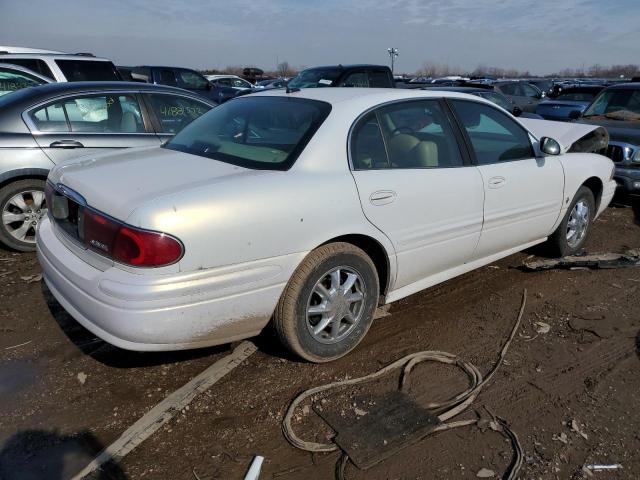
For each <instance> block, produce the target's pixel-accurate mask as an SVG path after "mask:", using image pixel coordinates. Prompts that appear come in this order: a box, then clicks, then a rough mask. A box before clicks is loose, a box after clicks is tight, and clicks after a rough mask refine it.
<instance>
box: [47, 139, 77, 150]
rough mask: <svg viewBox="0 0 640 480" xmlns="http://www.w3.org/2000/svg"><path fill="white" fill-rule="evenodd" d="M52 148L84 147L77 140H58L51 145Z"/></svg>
mask: <svg viewBox="0 0 640 480" xmlns="http://www.w3.org/2000/svg"><path fill="white" fill-rule="evenodd" d="M49 146H50V147H51V148H83V147H84V145H83V144H81V143H80V142H78V141H77V140H58V141H55V142H53V143H52V144H51V145H49Z"/></svg>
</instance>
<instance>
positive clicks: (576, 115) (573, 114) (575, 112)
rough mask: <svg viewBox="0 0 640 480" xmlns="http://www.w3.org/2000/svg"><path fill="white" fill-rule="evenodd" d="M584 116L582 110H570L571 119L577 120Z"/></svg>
mask: <svg viewBox="0 0 640 480" xmlns="http://www.w3.org/2000/svg"><path fill="white" fill-rule="evenodd" d="M581 116H582V112H581V111H580V110H572V111H571V112H569V118H570V119H571V120H577V119H579V118H580V117H581Z"/></svg>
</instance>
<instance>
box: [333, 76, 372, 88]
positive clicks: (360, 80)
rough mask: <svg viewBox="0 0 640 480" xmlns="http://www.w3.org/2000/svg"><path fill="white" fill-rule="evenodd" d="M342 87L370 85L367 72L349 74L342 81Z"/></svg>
mask: <svg viewBox="0 0 640 480" xmlns="http://www.w3.org/2000/svg"><path fill="white" fill-rule="evenodd" d="M340 86H341V87H365V88H366V87H368V86H369V81H368V80H367V73H366V72H352V73H350V74H348V75H347V76H346V77H345V78H344V80H342V82H340Z"/></svg>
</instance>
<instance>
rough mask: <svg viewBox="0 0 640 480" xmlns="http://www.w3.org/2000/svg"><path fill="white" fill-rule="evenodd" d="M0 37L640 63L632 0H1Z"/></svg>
mask: <svg viewBox="0 0 640 480" xmlns="http://www.w3.org/2000/svg"><path fill="white" fill-rule="evenodd" d="M0 11H1V12H2V13H1V15H0V45H14V46H27V47H40V48H48V49H52V50H62V51H69V52H87V51H88V52H93V53H94V54H95V55H97V56H102V57H107V58H110V59H112V60H113V61H114V62H115V63H116V64H118V65H141V64H162V65H172V66H182V67H191V68H218V69H220V68H224V67H226V66H230V65H239V66H248V65H255V66H258V67H260V68H263V69H265V70H269V69H274V68H275V66H276V65H277V64H278V63H279V62H283V61H287V62H288V63H289V64H290V65H292V66H294V67H299V66H317V65H330V64H338V63H342V64H348V63H378V64H388V62H389V56H388V54H387V48H388V47H396V48H397V49H398V50H399V57H398V59H397V62H396V69H395V70H396V73H399V72H407V73H411V72H415V71H417V70H419V69H420V68H422V66H423V65H424V64H425V62H430V63H437V64H441V65H449V66H450V67H459V68H461V69H463V70H473V69H474V68H475V67H476V66H478V65H480V64H482V65H488V66H495V67H501V68H516V69H519V70H529V71H531V73H533V74H541V75H544V74H548V73H552V72H556V71H558V70H562V69H565V68H581V67H583V66H587V67H588V66H590V65H593V64H601V65H613V64H628V63H636V64H637V63H640V38H639V34H640V1H638V0H609V1H602V0H537V1H531V0H422V1H420V0H357V1H348V0H344V1H340V0H317V1H311V0H231V1H225V0H208V1H205V0H189V1H187V0H63V1H62V2H57V1H53V0H27V1H11V0H0Z"/></svg>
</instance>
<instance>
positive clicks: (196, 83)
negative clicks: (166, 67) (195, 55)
mask: <svg viewBox="0 0 640 480" xmlns="http://www.w3.org/2000/svg"><path fill="white" fill-rule="evenodd" d="M178 77H179V79H180V82H179V83H180V86H181V87H182V88H188V89H191V90H206V89H207V85H209V81H208V80H207V79H206V78H204V77H203V76H202V75H199V74H198V73H196V72H192V71H190V70H178Z"/></svg>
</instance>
